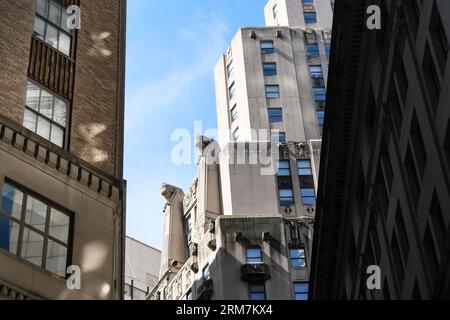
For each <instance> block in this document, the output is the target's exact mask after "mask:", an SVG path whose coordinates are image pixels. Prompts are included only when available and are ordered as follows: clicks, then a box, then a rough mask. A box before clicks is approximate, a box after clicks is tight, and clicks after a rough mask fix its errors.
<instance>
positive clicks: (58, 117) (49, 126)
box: [23, 81, 67, 148]
mask: <svg viewBox="0 0 450 320" xmlns="http://www.w3.org/2000/svg"><path fill="white" fill-rule="evenodd" d="M66 123H67V104H66V102H64V101H63V100H61V99H59V98H57V97H56V96H54V95H53V94H51V93H49V92H47V91H45V90H43V89H41V88H40V87H38V86H36V85H35V84H33V83H32V82H30V81H28V89H27V99H26V105H25V113H24V119H23V126H24V127H25V128H27V129H29V130H31V131H33V132H34V133H37V134H38V135H40V136H41V137H43V138H45V139H47V140H49V141H51V142H52V143H54V144H56V145H57V146H59V147H61V148H63V147H64V144H65V136H66Z"/></svg>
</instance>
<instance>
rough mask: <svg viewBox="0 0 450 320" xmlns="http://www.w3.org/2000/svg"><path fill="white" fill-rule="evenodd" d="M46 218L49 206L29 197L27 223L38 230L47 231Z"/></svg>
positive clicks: (26, 214)
mask: <svg viewBox="0 0 450 320" xmlns="http://www.w3.org/2000/svg"><path fill="white" fill-rule="evenodd" d="M46 218H47V205H46V204H45V203H43V202H41V201H39V200H36V199H34V198H33V197H31V196H28V198H27V210H26V213H25V223H26V224H28V225H29V226H31V227H34V228H36V229H38V230H41V231H45V220H46Z"/></svg>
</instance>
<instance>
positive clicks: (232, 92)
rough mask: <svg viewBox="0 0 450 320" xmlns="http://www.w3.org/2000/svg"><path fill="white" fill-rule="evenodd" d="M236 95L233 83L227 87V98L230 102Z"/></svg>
mask: <svg viewBox="0 0 450 320" xmlns="http://www.w3.org/2000/svg"><path fill="white" fill-rule="evenodd" d="M235 95H236V86H235V85H234V82H233V83H232V84H231V85H230V86H229V87H228V98H229V99H230V100H231V99H233V98H234V96H235Z"/></svg>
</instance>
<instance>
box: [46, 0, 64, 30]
mask: <svg viewBox="0 0 450 320" xmlns="http://www.w3.org/2000/svg"><path fill="white" fill-rule="evenodd" d="M48 19H49V20H50V21H51V22H53V23H54V24H56V25H57V26H59V25H60V23H61V6H59V5H58V4H56V3H55V2H54V1H50V7H49V12H48Z"/></svg>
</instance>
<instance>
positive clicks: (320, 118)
mask: <svg viewBox="0 0 450 320" xmlns="http://www.w3.org/2000/svg"><path fill="white" fill-rule="evenodd" d="M317 122H318V123H319V126H320V127H323V124H324V123H325V111H317Z"/></svg>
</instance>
